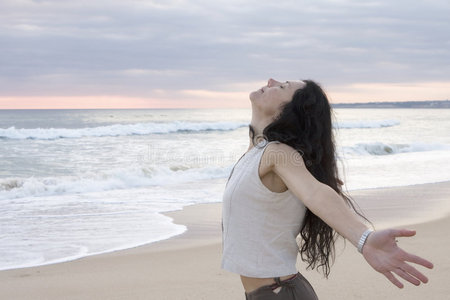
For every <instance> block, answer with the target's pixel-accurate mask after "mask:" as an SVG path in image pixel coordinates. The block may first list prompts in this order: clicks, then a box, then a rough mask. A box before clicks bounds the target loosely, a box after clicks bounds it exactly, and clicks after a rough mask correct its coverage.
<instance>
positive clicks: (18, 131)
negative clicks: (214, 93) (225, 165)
mask: <svg viewBox="0 0 450 300" xmlns="http://www.w3.org/2000/svg"><path fill="white" fill-rule="evenodd" d="M245 126H248V124H247V123H240V122H184V121H174V122H167V123H162V122H161V123H160V122H147V123H135V124H114V125H108V126H99V127H86V128H74V129H70V128H30V129H26V128H15V127H14V126H12V127H9V128H6V129H5V128H0V139H1V138H3V139H18V140H25V139H37V140H54V139H61V138H81V137H102V136H124V135H147V134H164V133H177V132H178V133H193V132H201V131H231V130H235V129H238V128H241V127H245Z"/></svg>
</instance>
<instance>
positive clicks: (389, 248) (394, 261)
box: [363, 229, 433, 288]
mask: <svg viewBox="0 0 450 300" xmlns="http://www.w3.org/2000/svg"><path fill="white" fill-rule="evenodd" d="M415 234H416V232H415V231H414V230H407V229H386V230H380V231H374V232H372V233H371V234H370V235H369V237H368V238H367V241H366V244H365V245H364V247H363V256H364V258H365V259H366V260H367V262H368V263H369V265H371V266H372V268H374V269H375V270H376V271H378V272H380V273H381V274H383V275H384V276H386V277H387V279H389V280H390V281H391V282H392V283H393V284H395V285H396V286H397V287H398V288H403V284H402V283H401V282H400V281H399V280H398V279H397V278H396V277H395V276H394V274H393V273H395V274H396V275H398V276H400V277H401V278H403V279H405V280H406V281H409V282H410V283H412V284H414V285H419V284H420V282H423V283H427V282H428V278H427V277H425V275H423V274H422V273H420V272H419V271H418V270H417V269H416V268H414V267H413V266H411V265H410V264H408V263H407V262H410V263H415V264H419V265H422V266H424V267H426V268H429V269H432V268H433V264H432V263H431V262H429V261H428V260H426V259H423V258H421V257H419V256H416V255H413V254H410V253H407V252H406V251H404V250H403V249H401V248H399V247H398V246H397V242H396V238H397V237H410V236H414V235H415Z"/></svg>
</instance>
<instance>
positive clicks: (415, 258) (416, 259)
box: [405, 253, 433, 269]
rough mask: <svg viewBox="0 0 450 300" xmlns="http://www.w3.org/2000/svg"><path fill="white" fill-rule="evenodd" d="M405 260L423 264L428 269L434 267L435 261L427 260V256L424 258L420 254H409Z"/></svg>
mask: <svg viewBox="0 0 450 300" xmlns="http://www.w3.org/2000/svg"><path fill="white" fill-rule="evenodd" d="M405 261H409V262H412V263H415V264H418V265H421V266H424V267H426V268H428V269H433V263H432V262H430V261H428V260H426V259H425V258H422V257H420V256H417V255H414V254H409V253H408V254H407V256H406V258H405Z"/></svg>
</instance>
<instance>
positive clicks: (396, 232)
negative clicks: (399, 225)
mask: <svg viewBox="0 0 450 300" xmlns="http://www.w3.org/2000/svg"><path fill="white" fill-rule="evenodd" d="M390 235H391V237H393V238H396V237H410V236H414V235H416V231H415V230H409V229H391V232H390Z"/></svg>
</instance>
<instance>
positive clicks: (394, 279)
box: [383, 272, 403, 289]
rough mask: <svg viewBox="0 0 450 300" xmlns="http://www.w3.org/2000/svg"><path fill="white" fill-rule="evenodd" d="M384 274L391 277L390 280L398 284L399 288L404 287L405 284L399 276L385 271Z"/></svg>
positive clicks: (388, 277)
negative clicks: (396, 276)
mask: <svg viewBox="0 0 450 300" xmlns="http://www.w3.org/2000/svg"><path fill="white" fill-rule="evenodd" d="M383 275H384V276H386V278H387V279H389V281H390V282H392V283H393V284H394V285H396V286H397V287H398V288H399V289H402V288H403V284H402V283H401V282H400V281H399V280H398V279H397V278H395V276H394V275H393V274H392V273H391V272H385V273H383Z"/></svg>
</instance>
